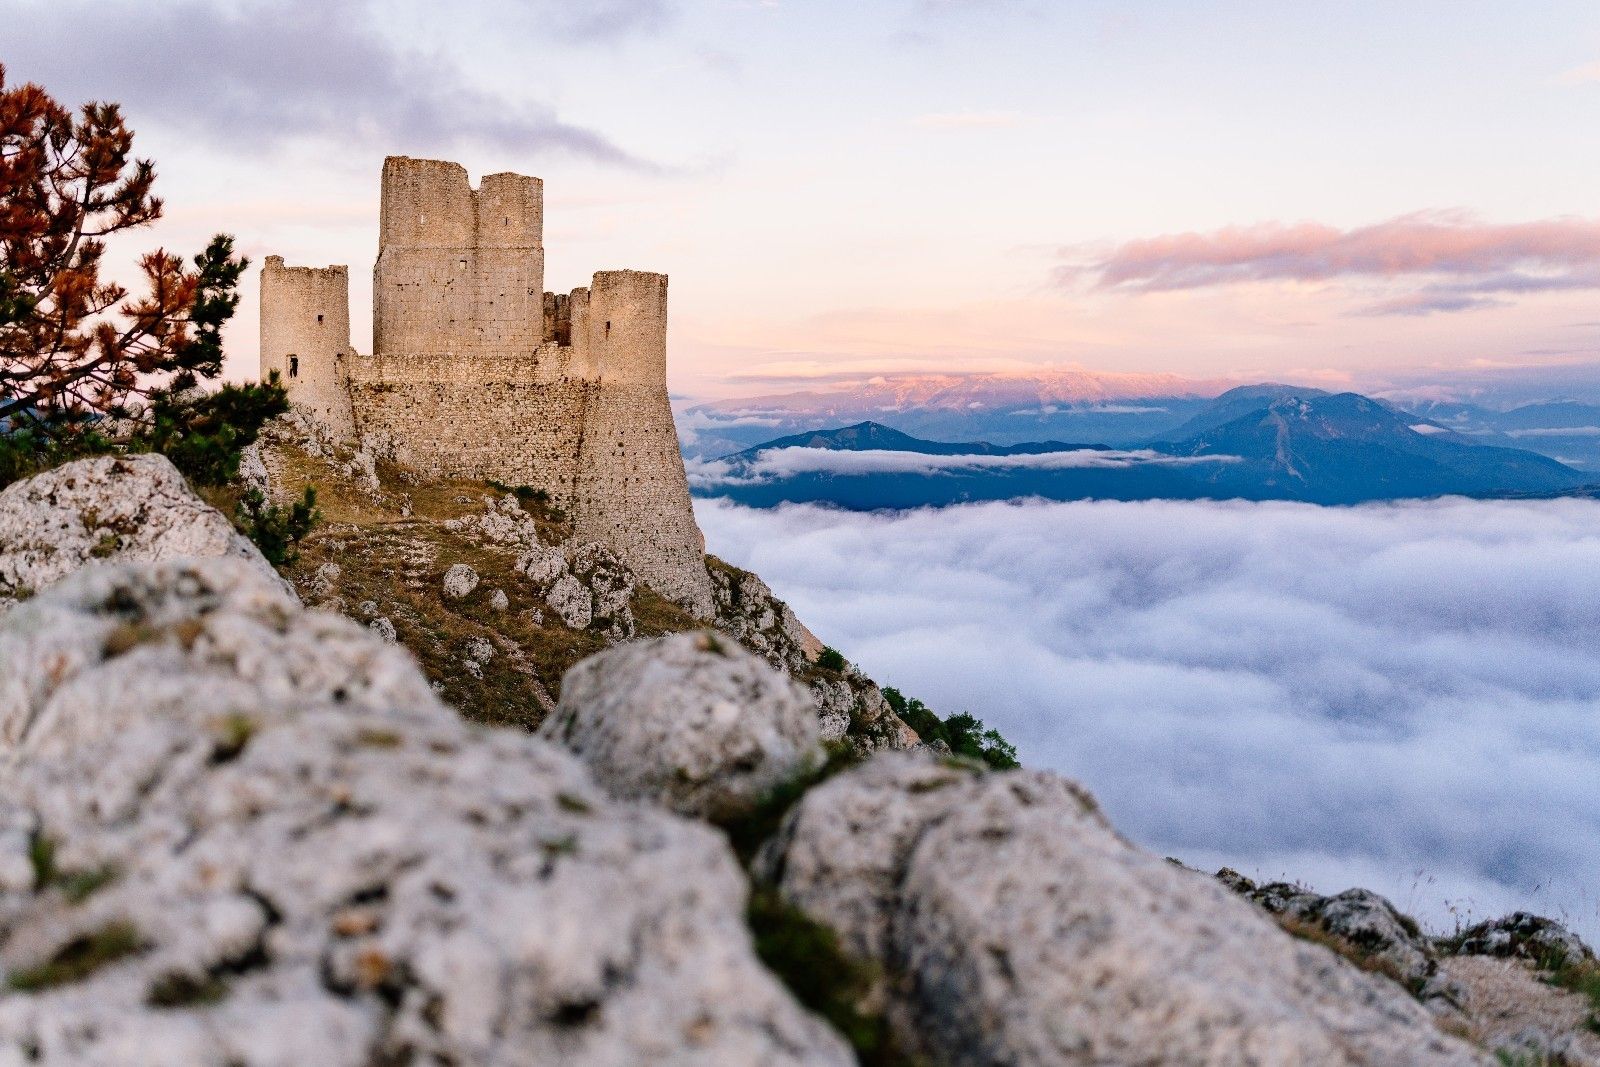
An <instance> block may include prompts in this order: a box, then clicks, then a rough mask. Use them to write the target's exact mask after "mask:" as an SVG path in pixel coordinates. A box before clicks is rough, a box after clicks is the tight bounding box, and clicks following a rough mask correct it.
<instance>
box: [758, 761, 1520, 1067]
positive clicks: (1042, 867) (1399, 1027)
mask: <svg viewBox="0 0 1600 1067" xmlns="http://www.w3.org/2000/svg"><path fill="white" fill-rule="evenodd" d="M761 865H762V868H763V869H764V872H765V873H766V874H768V875H769V876H771V877H774V878H775V879H776V881H777V885H778V887H779V891H780V892H781V893H782V895H783V896H784V897H785V898H786V899H788V900H789V901H790V902H791V903H793V904H795V905H797V906H799V907H800V908H801V909H803V910H804V911H806V912H807V913H808V914H810V915H811V916H812V917H813V918H814V919H817V920H819V921H821V922H824V923H826V924H828V925H829V926H832V927H833V928H834V929H835V930H837V931H838V932H839V933H840V934H841V940H842V942H843V943H844V944H845V945H846V946H847V947H850V948H853V949H855V950H857V951H859V952H862V953H863V954H865V955H868V956H869V957H871V958H873V959H875V960H877V961H878V962H879V963H881V964H882V965H883V966H884V967H885V969H886V971H887V972H888V973H889V974H890V975H891V976H892V978H891V981H890V982H889V983H888V989H887V992H888V996H889V1011H890V1016H891V1019H892V1020H893V1022H894V1024H895V1027H896V1031H897V1033H898V1034H899V1035H900V1037H901V1039H902V1040H903V1041H906V1042H908V1043H910V1044H912V1045H913V1046H920V1047H921V1048H922V1049H923V1050H924V1051H926V1052H928V1053H930V1054H937V1055H938V1056H940V1057H941V1058H942V1059H943V1060H944V1061H946V1062H948V1063H951V1064H957V1065H961V1064H973V1065H977V1064H994V1063H1006V1064H1016V1065H1034V1064H1037V1065H1045V1064H1051V1065H1057V1064H1102V1063H1141V1064H1172V1065H1177V1064H1238V1063H1306V1064H1310V1063H1316V1064H1371V1065H1378V1064H1399V1063H1404V1064H1441V1065H1442V1064H1471V1063H1491V1062H1493V1061H1492V1060H1490V1059H1488V1057H1487V1056H1486V1055H1484V1054H1483V1053H1481V1052H1480V1051H1478V1050H1477V1049H1476V1048H1474V1047H1473V1046H1470V1045H1468V1044H1466V1043H1464V1042H1462V1041H1461V1040H1459V1039H1457V1038H1454V1037H1451V1036H1448V1035H1446V1034H1445V1033H1443V1032H1441V1031H1440V1030H1439V1029H1438V1027H1437V1026H1436V1024H1435V1022H1434V1019H1433V1016H1432V1015H1431V1014H1430V1013H1429V1012H1428V1011H1427V1010H1426V1009H1424V1008H1423V1007H1422V1006H1421V1005H1420V1004H1418V1003H1417V1001H1416V1000H1415V999H1414V998H1412V997H1411V996H1410V995H1408V994H1407V993H1406V992H1405V990H1403V989H1402V988H1401V987H1400V986H1399V985H1397V984H1395V983H1394V982H1392V981H1389V980H1388V979H1385V978H1382V977H1379V976H1375V975H1370V974H1367V973H1364V972H1362V971H1360V970H1358V969H1356V968H1355V967H1353V966H1352V965H1350V964H1349V963H1347V962H1346V961H1344V960H1342V959H1340V958H1339V957H1337V956H1336V955H1334V954H1333V953H1332V952H1330V951H1328V950H1327V949H1325V948H1322V947H1321V946H1318V945H1314V944H1310V943H1307V942H1304V941H1300V940H1297V939H1294V938H1291V937H1290V936H1289V935H1287V934H1286V933H1284V932H1283V931H1282V930H1281V929H1279V928H1278V926H1277V925H1276V924H1275V923H1274V922H1273V921H1272V920H1271V919H1270V918H1269V917H1268V916H1266V915H1263V914H1262V913H1261V912H1260V911H1259V910H1258V909H1257V908H1255V907H1254V906H1252V905H1251V904H1249V903H1248V902H1246V901H1244V900H1241V899H1239V898H1238V897H1237V896H1235V895H1234V894H1232V893H1230V892H1228V890H1227V889H1225V888H1224V887H1223V886H1221V885H1218V884H1217V883H1216V882H1215V881H1213V880H1212V879H1210V878H1207V877H1206V876H1204V875H1201V874H1199V873H1197V872H1194V871H1190V870H1187V869H1185V868H1182V867H1179V866H1177V865H1175V864H1172V863H1168V862H1166V861H1165V860H1162V859H1160V858H1159V857H1156V856H1153V855H1150V854H1148V853H1146V852H1143V851H1142V850H1140V849H1137V848H1135V847H1133V846H1132V845H1130V844H1129V843H1127V842H1126V841H1124V840H1123V839H1122V838H1120V837H1119V836H1118V835H1117V834H1116V833H1115V832H1113V831H1112V830H1111V828H1110V827H1109V826H1108V825H1107V824H1106V822H1105V820H1104V819H1103V818H1102V817H1101V816H1100V814H1099V812H1098V811H1097V809H1096V808H1095V805H1094V802H1093V800H1092V798H1090V797H1089V796H1088V795H1087V794H1086V793H1084V792H1083V791H1082V790H1081V789H1079V788H1077V787H1076V786H1074V785H1073V784H1072V783H1070V782H1067V781H1065V780H1063V779H1061V778H1059V777H1056V776H1053V775H1049V774H1043V773H1038V772H1027V771H1010V772H1003V773H993V774H981V773H979V772H977V771H976V770H969V769H965V768H962V767H959V766H957V765H951V764H941V763H940V762H939V761H936V760H934V759H932V758H931V757H928V756H924V755H920V754H915V755H913V754H891V755H882V756H878V757H875V758H874V759H873V760H872V761H870V762H869V763H868V764H867V765H866V766H864V767H862V768H860V769H857V770H853V771H850V772H846V773H845V774H843V775H840V776H838V777H836V778H834V779H832V780H830V781H829V782H827V783H825V784H823V785H821V786H819V787H817V788H815V789H813V790H812V791H811V792H810V793H808V794H807V795H806V797H805V798H804V799H803V800H802V801H801V802H800V804H799V805H798V807H797V808H796V810H795V811H794V812H792V813H791V815H790V817H789V819H788V820H787V822H786V825H785V827H784V829H783V830H782V831H781V833H780V835H779V837H778V838H777V839H776V840H775V841H774V842H772V843H771V844H770V845H769V847H768V849H767V850H766V852H765V854H764V855H763V857H762V864H761Z"/></svg>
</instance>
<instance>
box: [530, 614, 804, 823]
mask: <svg viewBox="0 0 1600 1067" xmlns="http://www.w3.org/2000/svg"><path fill="white" fill-rule="evenodd" d="M539 735H540V736H541V737H544V738H547V739H549V740H551V741H553V742H555V743H557V744H560V745H562V746H564V747H566V748H568V749H570V750H571V751H572V752H574V753H576V754H577V755H578V756H579V757H580V758H582V759H583V760H584V761H585V762H587V763H588V764H589V767H590V769H591V771H592V772H593V773H594V775H595V777H596V778H597V779H598V780H599V781H600V783H601V784H602V785H603V786H605V787H606V788H607V789H608V790H610V791H611V792H612V793H613V794H615V795H616V796H619V797H625V798H631V799H643V800H651V801H655V802H657V803H661V804H664V805H666V806H667V807H670V808H672V809H673V810H675V811H678V812H681V813H684V814H689V815H702V816H721V815H730V814H734V813H737V812H739V811H742V810H745V809H748V808H749V807H751V806H752V805H754V804H755V803H756V801H758V800H760V799H761V797H762V796H764V795H765V794H766V793H767V792H768V791H770V790H771V789H773V788H774V787H775V786H778V785H780V784H782V783H783V782H784V781H786V780H788V779H789V778H792V777H793V776H794V775H796V774H798V773H800V772H801V771H803V770H805V769H806V768H807V767H809V766H811V765H813V764H815V763H820V762H821V760H822V752H821V746H820V745H819V742H818V730H817V717H816V712H815V711H814V710H813V708H812V706H811V701H810V700H808V699H807V698H806V695H805V693H804V692H802V691H801V690H800V689H799V688H798V687H797V686H795V685H794V683H793V682H791V681H789V680H788V679H787V678H785V677H784V676H783V675H782V674H780V673H778V672H777V671H776V670H774V669H772V668H771V667H769V666H768V665H767V664H766V663H765V662H763V661H762V660H760V659H759V658H757V657H756V656H754V655H752V654H751V653H749V652H746V651H745V650H744V649H743V648H740V647H739V646H738V645H736V644H734V642H733V641H732V640H731V639H729V638H727V637H724V636H720V635H715V634H711V633H686V634H674V635H672V636H670V637H663V638H659V639H657V640H654V641H645V642H635V643H632V644H625V645H619V646H617V647H615V648H611V649H608V650H606V651H604V652H601V653H599V654H598V655H594V656H590V657H589V658H588V659H586V660H584V661H583V662H581V663H579V664H578V665H577V666H575V667H573V668H572V669H571V670H570V671H568V672H567V674H566V677H565V678H564V679H562V683H561V700H560V702H559V703H558V704H557V705H556V710H555V713H554V714H552V715H551V716H550V717H549V718H547V719H546V720H545V722H544V724H543V725H542V726H540V728H539Z"/></svg>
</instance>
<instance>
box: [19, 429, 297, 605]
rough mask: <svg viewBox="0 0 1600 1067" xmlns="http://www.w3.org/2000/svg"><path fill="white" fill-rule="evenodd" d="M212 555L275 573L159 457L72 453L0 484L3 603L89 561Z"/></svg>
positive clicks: (60, 577)
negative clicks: (77, 456) (74, 456)
mask: <svg viewBox="0 0 1600 1067" xmlns="http://www.w3.org/2000/svg"><path fill="white" fill-rule="evenodd" d="M213 556H221V557H231V558H234V559H240V560H244V561H245V562H247V563H249V564H250V565H251V566H252V567H254V568H255V569H256V570H257V571H258V572H259V573H260V574H262V575H263V576H270V577H271V578H272V579H273V580H274V581H276V580H277V576H276V574H275V573H274V572H273V570H272V567H271V565H270V564H268V563H267V561H266V559H264V558H263V557H262V555H261V552H260V551H259V550H258V549H257V548H256V546H255V545H253V544H251V543H250V541H249V540H248V539H246V538H245V537H243V536H242V535H240V534H239V533H238V531H236V530H235V529H234V528H233V524H232V523H230V522H229V521H228V519H227V518H226V517H225V516H224V515H223V514H222V513H221V512H219V511H217V510H216V509H215V508H212V507H210V506H209V505H208V504H206V503H205V502H204V501H203V500H201V499H200V498H199V497H197V496H196V495H195V494H194V491H193V490H191V489H190V488H189V486H188V483H187V482H185V481H184V480H183V475H181V474H179V473H178V470H177V468H176V467H174V466H173V465H172V463H171V461H169V460H168V459H167V458H166V457H165V456H158V455H140V456H98V457H95V458H93V459H82V460H77V461H75V462H73V463H68V464H66V465H64V466H61V467H57V468H55V469H54V470H50V471H46V472H44V473H43V474H38V475H35V476H34V477H32V478H27V479H24V480H23V481H20V482H15V483H13V484H12V485H10V486H7V487H6V489H5V490H4V491H0V610H4V608H5V607H6V606H7V605H8V604H11V603H13V602H15V601H16V600H19V599H23V598H25V597H27V596H29V595H31V594H33V593H36V592H38V591H40V590H42V589H45V588H46V587H48V586H50V585H52V584H54V583H55V582H58V581H60V580H61V579H62V578H64V577H66V576H67V575H68V574H71V573H72V572H73V571H75V570H77V569H78V568H80V567H82V566H85V565H86V564H90V563H99V562H106V561H111V560H148V561H154V560H168V559H184V558H204V557H213ZM283 588H284V589H287V588H288V587H287V586H286V585H285V586H283Z"/></svg>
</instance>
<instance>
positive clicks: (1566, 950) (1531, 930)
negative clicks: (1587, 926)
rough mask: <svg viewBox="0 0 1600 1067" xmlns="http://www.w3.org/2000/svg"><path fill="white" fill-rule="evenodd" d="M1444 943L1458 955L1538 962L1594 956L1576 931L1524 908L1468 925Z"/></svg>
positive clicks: (1542, 964)
mask: <svg viewBox="0 0 1600 1067" xmlns="http://www.w3.org/2000/svg"><path fill="white" fill-rule="evenodd" d="M1447 947H1448V948H1449V949H1450V951H1451V952H1452V953H1453V954H1455V955H1458V956H1498V957H1509V958H1513V959H1520V960H1527V961H1528V962H1530V963H1535V964H1539V965H1540V966H1554V965H1555V964H1558V963H1578V962H1580V961H1584V960H1592V959H1594V958H1595V957H1594V953H1593V952H1592V951H1590V949H1589V946H1588V945H1586V944H1584V943H1583V940H1582V938H1580V937H1578V935H1577V934H1575V933H1573V932H1572V931H1571V930H1568V929H1567V928H1566V927H1565V926H1563V925H1561V924H1560V923H1558V922H1556V921H1555V920H1554V919H1546V918H1543V917H1541V916H1538V915H1533V914H1530V913H1529V912H1525V911H1519V912H1514V913H1512V914H1510V915H1507V916H1505V917H1503V918H1500V919H1492V920H1490V921H1488V922H1481V923H1478V924H1476V925H1475V926H1471V927H1468V928H1467V929H1466V930H1464V931H1463V932H1462V933H1461V934H1460V935H1458V936H1457V937H1455V938H1452V939H1450V941H1449V942H1447Z"/></svg>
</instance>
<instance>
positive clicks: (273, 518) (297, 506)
mask: <svg viewBox="0 0 1600 1067" xmlns="http://www.w3.org/2000/svg"><path fill="white" fill-rule="evenodd" d="M321 517H322V516H321V515H320V514H319V513H318V512H317V491H316V490H315V489H313V488H311V487H310V486H307V487H306V491H305V495H304V496H302V497H301V498H300V499H299V500H297V501H295V502H294V503H293V504H291V505H289V506H288V507H280V506H279V505H277V504H268V503H267V498H266V497H265V496H263V495H262V494H261V491H260V490H258V489H251V490H248V491H247V492H246V493H245V494H244V497H243V498H242V499H241V500H240V501H239V507H238V510H237V511H236V512H235V513H234V520H233V521H234V524H235V525H237V526H238V527H239V529H240V530H242V531H244V533H245V536H247V537H249V538H250V540H252V541H254V542H255V543H256V547H257V548H259V549H261V554H262V555H263V556H266V557H267V562H269V563H271V564H272V565H273V566H275V567H284V566H288V565H289V564H292V563H293V562H294V561H295V560H297V559H299V558H300V554H299V552H297V551H296V547H297V546H298V545H299V544H300V541H301V539H302V538H304V537H305V536H306V535H307V534H309V533H310V532H311V531H312V529H313V528H314V527H315V526H316V525H317V522H318V520H319V519H321Z"/></svg>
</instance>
